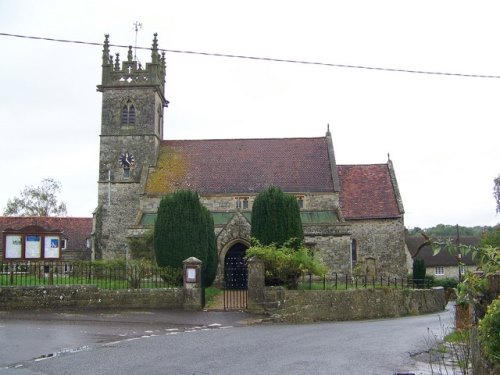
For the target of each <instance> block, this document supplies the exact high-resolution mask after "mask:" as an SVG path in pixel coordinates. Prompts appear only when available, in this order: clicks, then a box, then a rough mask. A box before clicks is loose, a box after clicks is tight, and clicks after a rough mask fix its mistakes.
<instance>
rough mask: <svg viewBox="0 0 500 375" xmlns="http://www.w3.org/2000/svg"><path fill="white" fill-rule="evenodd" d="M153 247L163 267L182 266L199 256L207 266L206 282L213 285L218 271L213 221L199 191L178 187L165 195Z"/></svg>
mask: <svg viewBox="0 0 500 375" xmlns="http://www.w3.org/2000/svg"><path fill="white" fill-rule="evenodd" d="M154 250H155V255H156V262H157V263H158V265H159V266H160V267H165V266H168V267H173V268H182V262H183V261H184V260H185V259H187V258H189V257H196V258H198V259H199V260H201V261H202V262H203V265H204V270H205V272H204V283H205V285H207V286H208V285H211V284H212V282H213V280H214V279H215V274H216V271H217V243H216V239H215V232H214V222H213V219H212V216H211V215H210V212H209V211H208V209H207V208H206V207H205V206H203V205H202V204H201V203H200V199H199V197H198V194H197V193H196V192H193V191H190V190H179V191H177V192H175V193H172V194H170V195H167V196H165V197H164V198H163V199H162V200H161V202H160V205H159V207H158V215H157V218H156V222H155V230H154Z"/></svg>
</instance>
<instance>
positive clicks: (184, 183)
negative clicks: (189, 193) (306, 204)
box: [146, 138, 333, 195]
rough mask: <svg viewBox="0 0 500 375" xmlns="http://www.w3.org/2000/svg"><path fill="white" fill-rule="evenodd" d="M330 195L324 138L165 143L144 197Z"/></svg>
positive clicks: (328, 161)
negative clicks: (180, 193)
mask: <svg viewBox="0 0 500 375" xmlns="http://www.w3.org/2000/svg"><path fill="white" fill-rule="evenodd" d="M271 185H274V186H279V187H281V189H282V190H283V191H285V192H333V182H332V176H331V168H330V160H329V156H328V145H327V140H326V138H284V139H219V140H181V141H172V140H169V141H163V142H162V144H161V150H160V156H159V158H158V163H157V166H156V168H155V170H154V171H153V172H151V173H150V175H149V176H148V181H147V183H146V193H148V194H166V193H170V192H173V191H175V190H178V189H190V190H195V191H197V192H198V193H199V194H201V195H204V194H221V193H224V194H242V193H243V194H245V193H247V194H255V193H259V192H260V191H262V190H264V189H266V188H267V187H269V186H271Z"/></svg>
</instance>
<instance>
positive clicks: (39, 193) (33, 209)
mask: <svg viewBox="0 0 500 375" xmlns="http://www.w3.org/2000/svg"><path fill="white" fill-rule="evenodd" d="M60 192H61V183H60V182H58V181H56V180H54V179H52V178H44V179H43V180H42V184H41V185H40V186H26V187H25V188H24V190H23V191H21V194H20V197H15V198H13V199H9V200H8V201H7V207H6V208H5V211H4V215H7V216H66V214H67V211H66V204H65V203H64V202H59V200H58V198H57V194H58V193H60Z"/></svg>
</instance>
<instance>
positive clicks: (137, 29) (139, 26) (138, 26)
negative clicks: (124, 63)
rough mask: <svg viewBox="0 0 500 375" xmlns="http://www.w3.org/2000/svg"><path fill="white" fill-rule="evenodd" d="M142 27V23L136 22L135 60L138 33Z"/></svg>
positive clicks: (135, 57) (135, 58)
mask: <svg viewBox="0 0 500 375" xmlns="http://www.w3.org/2000/svg"><path fill="white" fill-rule="evenodd" d="M141 29H142V23H140V22H139V21H135V22H134V30H135V46H134V61H137V33H138V32H139V30H141Z"/></svg>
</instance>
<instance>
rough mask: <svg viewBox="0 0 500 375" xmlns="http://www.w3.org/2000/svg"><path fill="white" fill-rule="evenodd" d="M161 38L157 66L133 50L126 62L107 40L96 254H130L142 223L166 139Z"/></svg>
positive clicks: (112, 256) (153, 53) (108, 256)
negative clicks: (145, 189) (130, 240)
mask: <svg viewBox="0 0 500 375" xmlns="http://www.w3.org/2000/svg"><path fill="white" fill-rule="evenodd" d="M156 36H157V34H154V39H153V46H152V48H151V62H149V63H147V64H146V68H143V67H142V66H141V64H140V63H138V62H137V61H133V57H132V47H131V46H130V47H129V49H128V54H127V59H126V60H124V61H122V62H120V55H119V54H118V53H117V54H116V55H115V57H114V58H113V56H112V55H111V54H110V51H109V35H106V36H105V40H104V46H103V53H102V82H101V84H100V85H98V86H97V91H99V92H101V93H102V117H101V135H100V152H99V181H98V207H97V209H96V211H95V212H94V230H93V239H94V241H93V256H94V257H95V258H96V259H117V258H123V257H125V256H126V254H127V253H126V248H127V240H126V239H127V233H128V230H129V229H131V228H132V227H133V226H134V224H135V221H136V216H137V212H138V209H139V196H140V194H141V192H142V186H143V184H144V183H145V179H146V177H147V174H148V169H149V167H151V166H154V165H155V164H156V160H157V157H158V150H159V147H160V142H161V140H162V139H163V108H164V107H166V106H167V105H168V101H167V100H166V99H165V95H164V92H165V53H162V54H161V55H160V53H159V51H158V41H157V38H156Z"/></svg>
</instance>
